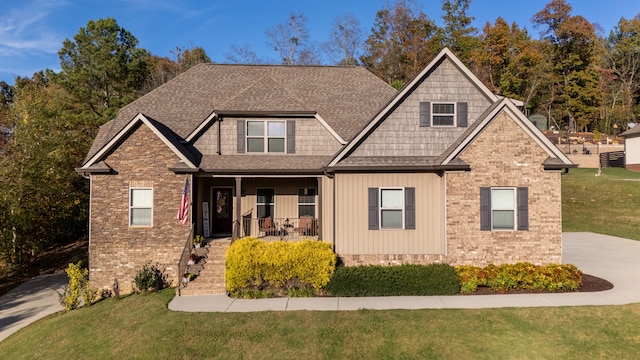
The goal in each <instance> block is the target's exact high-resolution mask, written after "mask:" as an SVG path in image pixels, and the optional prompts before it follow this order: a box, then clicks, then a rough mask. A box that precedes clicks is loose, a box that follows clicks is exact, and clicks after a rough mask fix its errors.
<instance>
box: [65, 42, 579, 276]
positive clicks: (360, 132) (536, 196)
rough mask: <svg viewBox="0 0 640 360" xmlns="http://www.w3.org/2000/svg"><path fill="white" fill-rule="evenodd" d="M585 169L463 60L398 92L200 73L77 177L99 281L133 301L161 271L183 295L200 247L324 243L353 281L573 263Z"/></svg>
mask: <svg viewBox="0 0 640 360" xmlns="http://www.w3.org/2000/svg"><path fill="white" fill-rule="evenodd" d="M573 166H574V165H573V164H572V163H571V162H570V160H569V159H568V158H567V157H566V156H565V155H564V154H562V152H561V151H559V150H558V149H557V148H556V147H555V146H554V145H553V144H552V143H550V142H549V141H548V140H547V139H546V137H545V136H543V134H541V133H540V132H539V131H538V129H537V128H536V127H535V126H534V124H532V123H531V122H530V121H529V120H528V119H527V118H526V117H525V116H524V115H523V114H522V112H521V111H520V109H518V108H517V107H516V106H515V105H514V103H513V102H512V101H510V100H509V99H506V98H501V97H499V96H496V95H495V94H493V93H492V92H491V91H489V89H488V88H487V87H485V86H484V85H483V84H482V83H481V82H480V81H479V80H478V79H477V78H476V77H475V76H474V75H473V74H472V73H471V72H470V71H469V70H468V69H467V68H466V67H465V66H464V65H463V64H462V63H461V62H460V61H459V60H458V59H457V58H456V57H455V56H454V55H453V54H452V53H451V52H450V51H449V50H447V49H445V50H443V51H442V52H441V53H440V54H439V55H438V56H437V57H436V58H434V59H433V60H432V61H431V63H430V64H429V65H428V66H427V67H426V68H425V69H424V70H423V71H422V72H421V73H420V74H418V75H417V76H416V77H415V78H414V79H413V80H412V81H411V82H409V83H408V84H407V85H406V86H405V87H404V88H403V89H401V90H400V91H396V90H394V89H393V88H391V87H390V86H388V85H387V84H385V83H384V82H382V81H381V80H380V79H378V78H376V77H375V76H374V75H373V74H371V73H369V72H367V71H366V70H365V69H363V68H360V67H322V66H262V65H216V64H200V65H197V66H195V67H194V68H192V69H190V70H189V71H187V72H186V73H184V74H182V75H180V76H178V77H177V78H175V79H173V80H172V81H170V82H168V83H166V84H164V85H163V86H161V87H159V88H157V89H155V90H153V91H152V92H150V93H149V94H147V95H145V96H143V97H141V98H140V99H138V100H136V101H134V102H133V103H131V104H129V105H127V106H126V107H124V108H123V109H121V110H120V111H119V113H118V115H117V116H116V118H114V119H113V120H111V121H110V122H108V123H107V124H105V125H103V126H102V127H101V128H100V131H99V133H98V136H97V137H96V139H95V142H94V144H93V146H92V148H91V150H90V153H89V154H88V156H87V159H86V162H85V163H84V165H83V166H82V167H81V168H79V169H78V172H80V173H82V174H84V175H86V176H87V177H89V178H90V181H91V208H90V212H91V215H90V246H89V252H90V256H89V266H90V278H91V281H92V282H93V283H94V284H95V285H96V286H110V285H111V284H112V283H113V281H114V279H118V281H119V282H120V284H121V286H123V285H124V287H126V286H127V285H128V284H129V283H130V281H131V279H132V278H133V275H134V274H135V272H136V271H137V270H138V269H139V268H140V267H142V265H143V264H145V263H146V262H148V261H152V262H157V263H158V264H159V265H160V266H162V267H163V268H165V269H166V271H167V274H168V275H169V277H170V279H172V280H174V284H175V283H176V282H178V281H179V280H180V279H179V276H178V275H179V273H180V269H179V263H180V262H181V259H183V258H184V255H183V254H187V255H188V252H189V250H190V240H191V238H192V237H193V236H194V235H203V236H205V237H206V238H209V239H221V238H237V237H243V236H256V237H261V238H265V239H282V240H296V239H300V238H311V239H318V240H321V241H327V242H329V243H331V244H332V245H333V248H334V249H335V252H336V253H337V255H338V256H340V257H341V259H342V261H343V262H344V263H345V264H346V265H355V264H374V263H375V264H380V263H383V264H394V263H430V262H446V263H450V264H478V265H485V264H488V263H505V262H516V261H530V262H533V263H538V264H544V263H551V262H555V263H560V262H561V260H562V259H561V254H562V249H561V202H560V175H561V172H562V170H563V169H566V168H570V167H573ZM185 182H187V184H188V192H187V194H188V198H189V200H190V207H189V209H188V211H189V216H190V218H189V219H188V221H187V225H183V224H182V222H181V221H179V220H178V219H176V213H177V211H178V207H179V205H180V201H181V198H182V195H183V189H184V185H185ZM190 225H191V226H190Z"/></svg>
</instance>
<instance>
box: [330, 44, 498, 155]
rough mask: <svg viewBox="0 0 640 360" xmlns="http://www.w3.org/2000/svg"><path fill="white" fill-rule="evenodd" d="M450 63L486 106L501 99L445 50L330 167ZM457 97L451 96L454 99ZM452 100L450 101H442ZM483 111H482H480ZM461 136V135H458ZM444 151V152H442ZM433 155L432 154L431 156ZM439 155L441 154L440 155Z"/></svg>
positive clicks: (348, 153)
mask: <svg viewBox="0 0 640 360" xmlns="http://www.w3.org/2000/svg"><path fill="white" fill-rule="evenodd" d="M446 60H448V61H450V63H451V64H453V66H454V68H455V69H456V70H457V71H459V72H460V73H461V74H462V76H464V78H466V80H467V81H469V83H470V84H471V85H472V86H473V87H474V88H475V89H477V91H478V92H479V93H480V94H481V95H480V97H482V98H486V104H487V105H488V104H490V103H494V102H496V101H497V100H498V99H499V98H498V96H496V95H495V94H493V93H492V92H491V91H490V90H489V88H487V87H486V86H485V85H484V84H483V83H482V82H481V81H480V80H479V79H478V78H477V77H476V76H475V75H474V74H473V73H471V71H470V70H469V69H468V68H467V67H466V66H465V65H464V64H463V63H462V62H461V61H460V60H459V59H458V58H457V57H456V56H455V55H454V54H453V53H452V52H451V51H450V50H449V49H447V48H445V49H443V50H442V51H441V52H440V53H439V54H438V55H437V56H436V57H435V58H434V59H433V60H431V62H429V64H428V65H427V66H426V67H425V68H424V69H423V70H422V71H421V72H420V73H419V74H418V75H416V76H415V77H414V78H413V79H412V80H411V81H410V82H409V83H407V84H406V85H405V86H404V87H403V88H402V89H401V90H400V91H399V92H398V93H397V94H396V95H395V96H394V97H393V98H392V99H391V100H390V101H389V102H388V103H387V104H386V105H385V106H384V107H383V108H382V109H381V110H380V111H379V112H378V113H377V114H376V115H375V116H374V117H373V118H372V120H371V121H370V122H369V123H368V124H367V125H366V126H365V127H364V128H362V130H361V131H360V132H359V133H358V134H357V135H356V136H355V137H354V138H353V140H352V141H351V142H350V143H349V144H347V146H346V147H344V148H343V149H342V150H341V151H340V152H339V153H338V154H336V156H335V157H334V159H333V160H332V161H331V163H330V164H329V166H335V165H336V164H338V163H339V162H340V161H342V160H343V159H345V158H346V157H347V156H349V155H350V154H351V153H352V152H353V151H354V150H355V149H356V148H357V147H358V146H360V144H361V143H362V142H363V141H364V140H365V139H366V138H367V137H369V136H370V135H371V134H372V133H373V132H374V131H375V130H376V128H377V127H378V126H380V124H381V123H382V122H383V121H385V119H386V118H387V117H388V116H389V115H390V114H392V113H393V112H394V111H395V110H396V109H397V108H398V106H399V105H400V104H402V102H403V101H405V99H407V98H408V97H409V96H410V95H411V94H412V93H414V92H415V91H416V90H417V89H418V88H419V87H420V86H421V85H422V84H423V83H424V82H425V80H426V79H427V78H429V76H431V75H432V74H433V73H434V71H435V70H436V69H438V68H439V67H440V66H441V65H442V64H443V62H444V61H446ZM450 92H451V89H446V90H444V91H443V94H445V95H446V94H450ZM454 97H455V95H453V96H450V98H454ZM442 100H450V99H442ZM480 111H481V110H480ZM458 134H459V133H458ZM441 151H442V150H441ZM431 155H432V154H431ZM438 155H439V154H438Z"/></svg>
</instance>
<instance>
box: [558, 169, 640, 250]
mask: <svg viewBox="0 0 640 360" xmlns="http://www.w3.org/2000/svg"><path fill="white" fill-rule="evenodd" d="M597 171H598V170H597V169H571V170H570V171H569V173H568V174H562V231H566V232H571V231H590V232H596V233H601V234H608V235H614V236H620V237H623V238H627V239H634V240H640V173H638V172H632V171H628V170H625V169H618V168H604V169H602V173H601V175H600V176H599V177H596V176H595V175H596V172H597Z"/></svg>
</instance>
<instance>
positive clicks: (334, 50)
mask: <svg viewBox="0 0 640 360" xmlns="http://www.w3.org/2000/svg"><path fill="white" fill-rule="evenodd" d="M363 40H364V33H363V32H362V29H361V28H360V21H359V20H358V19H357V18H356V17H355V15H353V14H347V15H344V16H340V17H337V18H336V19H335V20H334V21H333V25H332V28H331V31H330V33H329V40H328V41H327V43H326V44H325V46H324V47H325V49H326V50H327V52H328V53H329V56H330V57H331V58H332V59H333V62H334V63H335V64H339V65H346V66H348V65H358V57H357V56H358V51H359V49H360V47H361V46H362V42H363Z"/></svg>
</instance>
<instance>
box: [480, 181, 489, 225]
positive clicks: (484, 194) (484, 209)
mask: <svg viewBox="0 0 640 360" xmlns="http://www.w3.org/2000/svg"><path fill="white" fill-rule="evenodd" d="M480 230H491V188H489V187H481V188H480Z"/></svg>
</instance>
